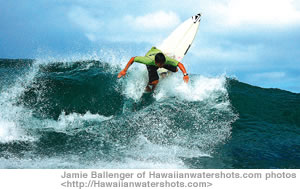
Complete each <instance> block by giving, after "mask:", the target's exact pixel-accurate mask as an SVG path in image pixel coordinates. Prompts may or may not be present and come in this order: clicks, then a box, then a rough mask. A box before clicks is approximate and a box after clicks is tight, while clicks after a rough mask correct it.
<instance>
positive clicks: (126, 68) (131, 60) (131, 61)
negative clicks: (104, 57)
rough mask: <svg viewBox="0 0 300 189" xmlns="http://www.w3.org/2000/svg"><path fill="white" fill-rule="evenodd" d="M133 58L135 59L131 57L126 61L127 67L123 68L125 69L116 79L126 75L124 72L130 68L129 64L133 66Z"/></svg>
mask: <svg viewBox="0 0 300 189" xmlns="http://www.w3.org/2000/svg"><path fill="white" fill-rule="evenodd" d="M134 58H135V57H132V58H131V59H130V60H129V61H128V63H127V65H126V66H125V68H124V69H123V70H122V71H120V73H119V74H118V78H120V77H122V76H125V75H126V72H127V70H128V68H129V67H130V66H131V64H133V62H134Z"/></svg>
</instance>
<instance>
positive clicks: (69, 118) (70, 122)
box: [47, 112, 113, 131]
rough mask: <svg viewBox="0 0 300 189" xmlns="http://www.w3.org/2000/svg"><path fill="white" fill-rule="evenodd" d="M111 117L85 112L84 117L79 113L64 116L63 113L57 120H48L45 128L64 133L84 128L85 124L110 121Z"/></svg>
mask: <svg viewBox="0 0 300 189" xmlns="http://www.w3.org/2000/svg"><path fill="white" fill-rule="evenodd" d="M112 118H113V116H109V117H105V116H102V115H99V114H92V113H90V112H86V113H85V114H84V115H81V114H79V113H71V114H69V115H66V114H65V112H63V113H61V114H60V116H59V118H58V120H57V121H55V120H48V124H47V127H52V128H54V129H55V130H57V131H64V130H66V129H72V128H84V126H85V124H86V123H91V122H97V123H100V122H103V121H106V120H109V119H112Z"/></svg>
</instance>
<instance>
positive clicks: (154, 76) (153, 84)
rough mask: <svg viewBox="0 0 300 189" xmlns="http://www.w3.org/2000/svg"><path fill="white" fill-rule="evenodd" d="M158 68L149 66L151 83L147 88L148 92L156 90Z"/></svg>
mask: <svg viewBox="0 0 300 189" xmlns="http://www.w3.org/2000/svg"><path fill="white" fill-rule="evenodd" d="M157 69H158V67H156V66H147V70H148V76H149V82H148V84H147V86H146V89H145V90H146V91H147V92H151V91H153V90H154V89H155V87H156V85H157V84H158V79H159V76H158V74H157Z"/></svg>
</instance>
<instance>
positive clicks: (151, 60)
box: [134, 47, 179, 66]
mask: <svg viewBox="0 0 300 189" xmlns="http://www.w3.org/2000/svg"><path fill="white" fill-rule="evenodd" d="M157 53H162V52H161V50H159V49H157V48H156V47H152V48H151V49H150V51H148V52H147V54H146V55H145V56H136V57H135V58H134V62H138V63H142V64H146V65H148V66H157V65H156V64H155V55H156V54H157ZM165 57H166V62H165V64H169V65H171V66H177V65H178V63H179V62H178V61H177V60H174V59H172V58H170V57H168V56H166V55H165Z"/></svg>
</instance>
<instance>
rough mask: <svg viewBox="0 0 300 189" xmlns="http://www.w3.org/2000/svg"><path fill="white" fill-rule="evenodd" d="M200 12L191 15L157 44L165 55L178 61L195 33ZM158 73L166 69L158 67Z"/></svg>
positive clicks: (185, 51) (188, 46) (184, 53)
mask: <svg viewBox="0 0 300 189" xmlns="http://www.w3.org/2000/svg"><path fill="white" fill-rule="evenodd" d="M200 20H201V14H200V13H199V14H197V15H195V16H192V18H189V19H187V20H186V21H185V22H183V23H182V24H180V25H179V26H178V27H177V28H176V29H175V30H174V31H173V32H172V33H171V34H170V35H169V36H168V37H167V38H166V39H165V40H164V41H163V43H162V44H161V45H159V46H158V49H160V50H161V51H162V52H163V53H164V54H165V55H167V56H169V57H170V58H173V59H175V60H177V61H179V62H181V60H182V59H183V57H184V56H185V55H186V53H187V52H188V50H189V49H190V47H191V45H192V43H193V40H194V38H195V36H196V34H197V31H198V28H199V24H200ZM158 71H159V73H163V72H167V71H168V70H166V69H164V68H160V69H159V70H158Z"/></svg>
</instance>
